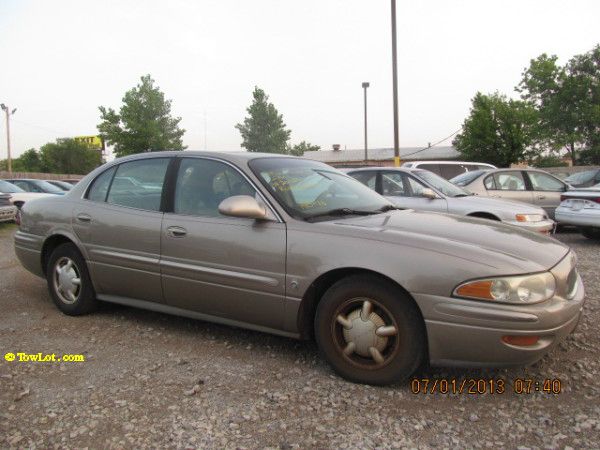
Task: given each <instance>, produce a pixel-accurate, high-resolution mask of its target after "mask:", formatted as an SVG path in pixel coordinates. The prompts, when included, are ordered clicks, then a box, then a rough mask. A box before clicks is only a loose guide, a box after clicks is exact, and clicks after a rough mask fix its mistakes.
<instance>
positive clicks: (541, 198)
mask: <svg viewBox="0 0 600 450" xmlns="http://www.w3.org/2000/svg"><path fill="white" fill-rule="evenodd" d="M537 197H538V200H544V199H545V198H546V196H545V195H538V196H537Z"/></svg>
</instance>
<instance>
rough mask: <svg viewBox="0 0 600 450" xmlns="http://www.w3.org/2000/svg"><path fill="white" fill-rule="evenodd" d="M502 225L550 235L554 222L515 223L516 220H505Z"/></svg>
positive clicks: (547, 220)
mask: <svg viewBox="0 0 600 450" xmlns="http://www.w3.org/2000/svg"><path fill="white" fill-rule="evenodd" d="M504 223H508V224H509V225H514V226H516V227H519V228H522V229H525V230H530V231H535V232H537V233H544V234H549V233H552V232H553V231H554V226H555V223H554V221H553V220H550V219H546V220H540V221H539V222H517V221H516V220H505V221H504Z"/></svg>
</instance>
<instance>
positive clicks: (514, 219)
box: [346, 167, 554, 233]
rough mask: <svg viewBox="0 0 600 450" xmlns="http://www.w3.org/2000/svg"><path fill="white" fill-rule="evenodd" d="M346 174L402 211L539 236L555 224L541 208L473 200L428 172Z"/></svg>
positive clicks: (358, 171)
mask: <svg viewBox="0 0 600 450" xmlns="http://www.w3.org/2000/svg"><path fill="white" fill-rule="evenodd" d="M346 173H347V174H348V175H350V176H351V177H353V178H356V179H357V180H358V181H360V182H361V183H363V184H365V185H366V186H368V187H370V188H371V189H373V190H375V191H377V192H378V193H380V194H382V195H383V196H385V197H387V198H388V200H391V201H392V202H393V203H394V204H395V205H397V206H399V207H401V208H412V209H416V210H422V211H436V212H444V213H451V214H458V215H461V216H471V217H481V218H484V219H491V220H499V221H502V222H504V223H508V224H511V225H516V226H519V227H523V228H526V229H529V230H532V231H537V232H540V233H549V232H551V231H552V230H553V228H554V222H553V221H552V220H550V219H548V217H547V215H546V213H545V211H544V210H543V209H541V208H538V207H535V206H533V205H528V204H525V203H522V202H514V201H508V200H500V199H494V198H489V197H480V196H475V195H473V194H471V193H470V192H468V191H465V190H464V189H461V188H460V187H458V186H455V185H453V184H452V183H449V182H448V181H446V180H445V179H443V178H442V177H440V176H438V175H436V174H434V173H432V172H430V171H428V170H422V169H408V168H404V167H400V168H395V167H365V168H362V169H354V170H348V171H346Z"/></svg>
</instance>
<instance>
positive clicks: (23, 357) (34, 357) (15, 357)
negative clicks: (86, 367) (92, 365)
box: [4, 352, 85, 362]
mask: <svg viewBox="0 0 600 450" xmlns="http://www.w3.org/2000/svg"><path fill="white" fill-rule="evenodd" d="M4 359H5V360H6V361H8V362H13V361H17V362H84V361H85V355H77V354H75V355H72V354H64V355H62V356H56V353H48V354H44V353H41V352H40V353H24V352H17V353H11V352H8V353H5V354H4Z"/></svg>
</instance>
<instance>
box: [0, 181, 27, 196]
mask: <svg viewBox="0 0 600 450" xmlns="http://www.w3.org/2000/svg"><path fill="white" fill-rule="evenodd" d="M0 192H3V193H5V194H16V193H17V192H25V191H24V190H23V189H21V188H20V187H19V186H15V185H14V184H12V183H9V182H8V181H4V180H0Z"/></svg>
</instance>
